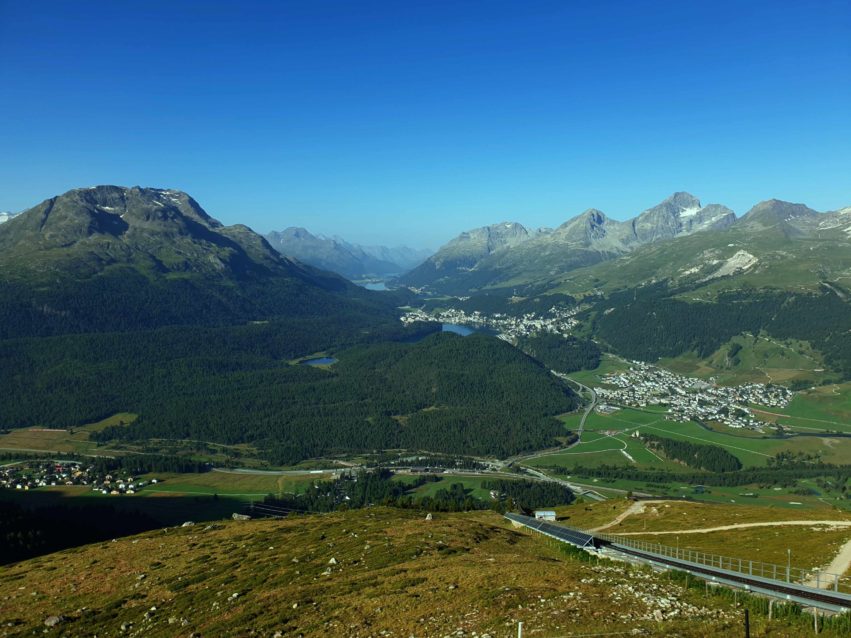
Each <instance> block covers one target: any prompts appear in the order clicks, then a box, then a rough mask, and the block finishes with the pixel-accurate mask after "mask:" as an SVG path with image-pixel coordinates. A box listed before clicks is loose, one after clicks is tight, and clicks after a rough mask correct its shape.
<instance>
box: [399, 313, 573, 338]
mask: <svg viewBox="0 0 851 638" xmlns="http://www.w3.org/2000/svg"><path fill="white" fill-rule="evenodd" d="M583 309H584V306H576V307H574V308H568V309H565V308H556V307H553V308H550V309H549V311H548V312H547V313H546V314H545V315H536V314H534V313H526V314H523V315H520V316H516V317H515V316H511V315H507V314H503V313H500V312H496V313H494V314H492V315H487V314H484V313H481V312H479V311H478V310H476V311H474V312H469V313H468V312H465V311H463V310H456V309H455V308H449V309H446V310H436V311H434V312H432V313H428V312H426V311H424V310H419V309H413V310H409V311H407V312H406V313H405V314H404V315H402V322H403V323H413V322H415V321H439V322H441V323H453V324H458V325H461V326H470V327H473V328H480V327H486V328H489V329H491V330H493V331H495V332H496V333H497V336H499V337H500V338H502V339H505V340H506V341H510V340H512V339H515V338H517V337H528V336H531V335H535V334H540V333H552V334H557V335H562V336H568V335H569V334H571V332H572V331H573V329H574V328H575V327H576V326H577V324H578V323H579V322H578V321H577V320H576V319H575V316H576V314H577V313H578V312H580V311H581V310H583Z"/></svg>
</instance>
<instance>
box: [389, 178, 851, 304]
mask: <svg viewBox="0 0 851 638" xmlns="http://www.w3.org/2000/svg"><path fill="white" fill-rule="evenodd" d="M849 258H851V207H849V208H843V209H840V210H837V211H832V212H827V213H819V212H816V211H814V210H812V209H810V208H808V207H807V206H805V205H803V204H793V203H789V202H783V201H780V200H776V199H773V200H768V201H764V202H761V203H759V204H757V205H756V206H754V207H753V208H752V209H751V210H749V211H748V212H747V213H746V214H745V215H743V216H742V217H740V218H739V217H737V216H736V214H735V213H734V212H733V211H732V210H730V209H729V208H727V207H725V206H722V205H719V204H710V205H708V206H702V205H701V204H700V201H699V200H698V199H697V198H696V197H694V196H692V195H690V194H688V193H675V194H674V195H672V196H671V197H669V198H667V199H666V200H664V201H663V202H661V203H660V204H659V205H657V206H654V207H652V208H650V209H648V210H645V211H644V212H642V213H641V214H639V215H637V216H636V217H635V218H633V219H630V220H627V221H623V222H620V221H616V220H613V219H610V218H608V217H606V215H605V214H604V213H603V212H601V211H598V210H596V209H591V210H588V211H585V212H584V213H582V214H581V215H578V216H577V217H574V218H573V219H570V220H568V221H567V222H565V223H564V224H562V225H561V226H559V227H558V228H556V229H553V230H549V229H540V230H534V231H529V230H527V229H526V228H524V227H523V226H521V225H520V224H517V223H504V222H503V223H500V224H494V225H492V226H487V227H484V228H479V229H476V230H473V231H468V232H466V233H462V234H461V235H459V236H458V237H457V238H456V239H454V240H452V241H450V242H449V243H448V244H446V245H445V246H443V247H442V248H440V249H439V250H438V251H437V253H435V254H434V255H433V256H432V257H430V258H429V259H428V260H426V261H425V262H424V263H423V264H422V265H420V266H419V267H417V268H415V269H414V270H412V271H411V272H409V273H406V274H405V275H403V276H402V277H401V278H400V282H401V283H403V284H405V285H409V286H414V287H425V288H427V289H428V290H432V291H436V292H441V293H448V294H461V295H466V294H471V293H474V292H476V291H500V290H503V291H506V292H511V291H513V290H515V289H517V290H522V289H524V288H527V287H529V286H533V287H535V288H536V289H539V290H556V291H558V292H568V293H571V294H577V293H579V294H582V293H587V292H590V291H594V290H607V289H616V288H623V287H630V286H635V285H641V284H646V283H653V282H656V281H661V280H671V281H678V282H680V281H682V282H688V283H689V284H705V283H707V282H710V281H713V282H715V283H717V280H719V279H724V280H725V281H727V283H728V284H729V281H730V277H732V276H733V275H736V276H738V275H742V274H744V273H749V274H750V275H756V274H758V273H762V274H763V275H764V276H763V277H762V279H761V283H762V284H768V283H770V284H771V285H774V286H780V287H783V286H785V285H799V284H806V285H808V286H810V287H813V286H817V285H818V283H819V281H821V280H832V279H837V278H838V279H840V280H841V279H844V278H847V277H848V276H849V275H851V263H849ZM737 281H738V280H737Z"/></svg>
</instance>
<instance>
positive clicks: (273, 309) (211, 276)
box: [0, 186, 393, 337]
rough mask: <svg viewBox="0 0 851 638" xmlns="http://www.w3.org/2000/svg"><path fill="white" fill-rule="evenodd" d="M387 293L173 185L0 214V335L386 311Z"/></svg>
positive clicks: (76, 195)
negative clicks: (309, 259)
mask: <svg viewBox="0 0 851 638" xmlns="http://www.w3.org/2000/svg"><path fill="white" fill-rule="evenodd" d="M387 299H388V298H387V297H384V298H382V297H378V296H376V295H374V294H371V293H369V292H368V291H365V290H363V289H362V288H360V287H357V286H355V285H353V284H351V283H349V282H348V281H346V280H345V279H343V278H342V277H340V276H338V275H335V274H332V273H329V272H325V271H322V270H318V269H316V268H313V267H311V266H307V265H305V264H301V263H297V262H295V261H292V260H290V259H287V258H286V257H283V256H282V255H280V254H279V253H278V252H277V251H275V250H274V249H273V248H272V247H271V246H270V245H269V243H268V242H267V241H266V240H265V239H264V238H263V237H261V236H260V235H258V234H256V233H254V232H253V231H252V230H251V229H250V228H248V227H246V226H242V225H236V226H223V225H222V224H221V223H220V222H218V221H216V220H215V219H213V218H212V217H210V216H209V215H208V214H207V213H206V212H205V211H204V210H203V209H202V208H201V206H200V205H199V204H198V203H197V202H196V201H195V200H194V199H192V198H191V197H190V196H189V195H187V194H186V193H183V192H180V191H175V190H164V189H154V188H139V187H134V188H125V187H118V186H97V187H92V188H86V189H75V190H72V191H69V192H67V193H65V194H63V195H59V196H57V197H53V198H50V199H48V200H45V201H44V202H42V203H41V204H39V205H37V206H35V207H33V208H31V209H29V210H27V211H25V212H23V213H22V214H20V215H19V216H17V217H15V218H14V219H12V220H10V221H8V222H6V223H4V224H2V225H0V301H2V302H3V303H0V309H2V310H0V337H12V336H30V335H43V334H60V333H65V332H89V331H93V330H94V331H104V330H107V331H108V330H128V329H146V328H153V327H158V326H163V325H175V324H180V325H187V324H189V325H193V324H231V323H244V322H246V321H262V320H269V319H272V318H274V317H280V316H287V317H291V316H302V317H303V316H317V315H319V316H325V315H327V314H329V313H338V314H344V313H347V312H348V313H351V314H353V315H370V316H373V317H375V318H381V320H389V319H391V317H392V315H393V304H392V303H388V301H387Z"/></svg>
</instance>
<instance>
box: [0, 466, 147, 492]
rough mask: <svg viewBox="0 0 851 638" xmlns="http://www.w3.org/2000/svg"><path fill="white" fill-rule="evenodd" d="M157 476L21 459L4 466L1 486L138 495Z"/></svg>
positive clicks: (0, 470)
mask: <svg viewBox="0 0 851 638" xmlns="http://www.w3.org/2000/svg"><path fill="white" fill-rule="evenodd" d="M155 483H157V479H151V480H150V481H147V480H139V479H136V478H134V477H133V476H131V475H130V474H128V473H127V472H123V471H118V470H115V471H113V472H100V471H96V470H95V467H94V466H91V465H86V464H85V463H81V462H79V461H52V460H50V461H45V460H37V461H36V460H34V461H21V462H18V463H13V464H9V465H4V466H2V467H0V488H8V489H13V490H32V489H37V488H39V487H49V486H57V485H88V486H91V489H92V491H93V492H99V493H101V494H111V495H129V494H135V493H136V492H138V491H139V490H141V489H143V488H144V487H145V486H146V485H150V484H155Z"/></svg>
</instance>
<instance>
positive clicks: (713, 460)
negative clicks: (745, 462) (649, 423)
mask: <svg viewBox="0 0 851 638" xmlns="http://www.w3.org/2000/svg"><path fill="white" fill-rule="evenodd" d="M641 438H642V440H643V441H644V442H645V443H646V444H647V445H648V447H650V448H651V449H654V450H657V451H659V452H662V453H663V454H664V455H665V456H667V457H668V458H669V459H673V460H675V461H680V462H682V463H685V464H686V465H688V466H689V467H692V468H694V469H696V470H706V471H707V472H735V471H736V470H741V469H742V462H741V461H740V460H739V459H738V458H736V457H735V456H733V455H732V454H730V452H728V451H727V450H725V449H724V448H722V447H720V446H718V445H701V444H700V443H689V442H688V441H680V440H678V439H669V438H666V437H662V436H656V435H654V434H643V435H642V436H641Z"/></svg>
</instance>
